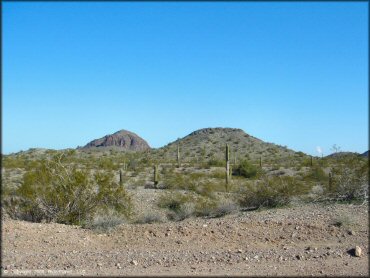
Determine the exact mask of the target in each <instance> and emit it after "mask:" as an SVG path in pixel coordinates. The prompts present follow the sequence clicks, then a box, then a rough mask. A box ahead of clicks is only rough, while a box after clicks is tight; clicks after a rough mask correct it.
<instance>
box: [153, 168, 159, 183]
mask: <svg viewBox="0 0 370 278" xmlns="http://www.w3.org/2000/svg"><path fill="white" fill-rule="evenodd" d="M153 168H154V177H153V181H154V185H157V184H158V181H159V178H158V166H157V165H154V167H153Z"/></svg>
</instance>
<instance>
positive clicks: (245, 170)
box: [233, 160, 258, 178]
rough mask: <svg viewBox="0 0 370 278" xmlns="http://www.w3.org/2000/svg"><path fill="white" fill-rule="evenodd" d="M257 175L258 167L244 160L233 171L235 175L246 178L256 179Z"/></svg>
mask: <svg viewBox="0 0 370 278" xmlns="http://www.w3.org/2000/svg"><path fill="white" fill-rule="evenodd" d="M257 173H258V169H257V167H256V166H254V165H253V164H252V163H250V162H249V161H248V160H243V161H242V162H241V163H240V164H239V165H238V166H237V167H235V169H234V171H233V174H235V175H237V176H243V177H245V178H254V177H256V176H257Z"/></svg>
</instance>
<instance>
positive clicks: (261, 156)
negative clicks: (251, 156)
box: [260, 156, 262, 168]
mask: <svg viewBox="0 0 370 278" xmlns="http://www.w3.org/2000/svg"><path fill="white" fill-rule="evenodd" d="M260 168H262V156H260Z"/></svg>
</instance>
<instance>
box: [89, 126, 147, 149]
mask: <svg viewBox="0 0 370 278" xmlns="http://www.w3.org/2000/svg"><path fill="white" fill-rule="evenodd" d="M97 148H99V149H107V148H113V149H117V150H123V151H145V150H149V149H150V146H149V144H148V143H147V142H146V141H145V140H144V139H143V138H141V137H140V136H138V135H137V134H135V133H133V132H131V131H127V130H123V129H122V130H120V131H117V132H116V133H113V134H109V135H106V136H104V137H102V138H99V139H95V140H93V141H91V142H89V143H87V144H86V145H85V146H84V147H82V149H97Z"/></svg>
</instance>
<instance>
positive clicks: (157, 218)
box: [136, 212, 163, 224]
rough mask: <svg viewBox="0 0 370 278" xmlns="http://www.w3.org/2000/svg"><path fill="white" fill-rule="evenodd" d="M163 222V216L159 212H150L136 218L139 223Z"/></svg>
mask: <svg viewBox="0 0 370 278" xmlns="http://www.w3.org/2000/svg"><path fill="white" fill-rule="evenodd" d="M159 222H163V219H162V216H161V215H160V214H158V213H153V212H149V213H146V214H144V215H142V216H141V217H140V218H139V219H138V220H136V223H137V224H146V223H149V224H151V223H159Z"/></svg>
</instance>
